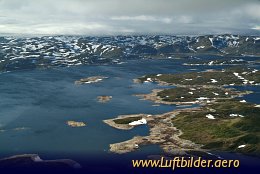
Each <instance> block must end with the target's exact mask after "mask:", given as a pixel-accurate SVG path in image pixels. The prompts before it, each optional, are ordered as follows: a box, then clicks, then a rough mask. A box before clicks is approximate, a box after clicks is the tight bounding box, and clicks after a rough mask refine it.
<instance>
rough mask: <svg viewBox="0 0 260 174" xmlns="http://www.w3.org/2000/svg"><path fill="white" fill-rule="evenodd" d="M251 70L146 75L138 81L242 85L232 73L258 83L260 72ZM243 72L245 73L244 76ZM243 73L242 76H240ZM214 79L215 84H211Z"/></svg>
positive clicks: (238, 69) (213, 83) (259, 81)
mask: <svg viewBox="0 0 260 174" xmlns="http://www.w3.org/2000/svg"><path fill="white" fill-rule="evenodd" d="M252 71H253V70H249V69H241V68H237V69H229V70H225V71H213V72H189V73H182V74H163V75H161V76H157V75H146V76H143V77H141V78H139V80H140V81H141V82H144V81H145V80H147V78H151V79H152V80H154V81H162V82H166V83H169V84H179V85H214V86H216V85H217V86H222V85H229V84H235V85H243V80H241V79H239V78H238V77H237V76H235V75H234V74H233V73H234V72H236V73H239V75H240V76H242V77H243V78H245V79H246V80H249V81H254V83H260V72H259V71H257V72H255V73H252ZM244 72H247V73H246V74H245V73H244ZM242 73H244V74H242ZM212 79H214V80H215V81H216V82H213V80H212Z"/></svg>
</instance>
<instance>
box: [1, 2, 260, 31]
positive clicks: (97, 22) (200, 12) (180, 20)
mask: <svg viewBox="0 0 260 174" xmlns="http://www.w3.org/2000/svg"><path fill="white" fill-rule="evenodd" d="M259 26H260V2H259V0H181V1H180V0H160V1H159V0H42V1H39V0H38V1H36V0H23V1H21V0H0V33H22V34H86V35H100V34H129V33H136V34H139V33H140V34H154V33H163V34H202V33H242V34H243V33H245V34H248V33H249V34H250V33H252V32H254V33H258V32H259V31H260V30H259V28H260V27H259Z"/></svg>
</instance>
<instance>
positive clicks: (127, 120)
mask: <svg viewBox="0 0 260 174" xmlns="http://www.w3.org/2000/svg"><path fill="white" fill-rule="evenodd" d="M141 119H142V117H127V118H120V119H116V120H114V122H115V123H116V124H129V123H131V122H133V121H137V120H141Z"/></svg>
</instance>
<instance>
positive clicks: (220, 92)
mask: <svg viewBox="0 0 260 174" xmlns="http://www.w3.org/2000/svg"><path fill="white" fill-rule="evenodd" d="M238 94H239V92H238V91H234V90H229V89H225V88H200V87H196V88H184V87H177V88H171V89H165V90H163V91H161V92H158V93H157V95H158V96H159V97H160V98H162V100H163V101H167V102H192V101H196V100H198V98H200V97H205V98H208V99H216V98H231V97H232V96H233V95H238Z"/></svg>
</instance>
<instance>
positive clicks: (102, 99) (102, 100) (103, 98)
mask: <svg viewBox="0 0 260 174" xmlns="http://www.w3.org/2000/svg"><path fill="white" fill-rule="evenodd" d="M112 98H113V97H112V96H106V95H102V96H98V97H97V100H98V102H100V103H107V102H109V101H110V100H111V99H112Z"/></svg>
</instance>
